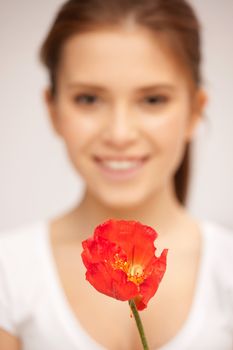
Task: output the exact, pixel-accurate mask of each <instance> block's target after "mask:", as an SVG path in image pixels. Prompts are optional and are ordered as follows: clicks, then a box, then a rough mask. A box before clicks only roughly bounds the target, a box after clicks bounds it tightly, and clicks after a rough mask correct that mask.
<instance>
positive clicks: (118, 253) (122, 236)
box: [82, 220, 168, 310]
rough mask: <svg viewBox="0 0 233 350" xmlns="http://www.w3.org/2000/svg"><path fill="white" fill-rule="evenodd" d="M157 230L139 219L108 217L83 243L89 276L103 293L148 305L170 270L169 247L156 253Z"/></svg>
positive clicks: (144, 306)
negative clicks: (138, 220)
mask: <svg viewBox="0 0 233 350" xmlns="http://www.w3.org/2000/svg"><path fill="white" fill-rule="evenodd" d="M156 237H157V233H156V231H155V230H154V229H152V228H151V227H149V226H146V225H142V224H141V223H140V222H137V221H126V220H119V221H117V220H108V221H106V222H104V223H102V224H101V225H99V226H97V227H96V229H95V231H94V236H93V238H89V239H87V240H85V241H83V242H82V246H83V249H84V250H83V252H82V260H83V263H84V265H85V266H86V268H87V272H86V279H87V280H88V281H89V282H90V283H91V284H92V286H93V287H95V288H96V289H97V290H98V291H99V292H101V293H103V294H106V295H108V296H110V297H113V298H116V299H119V300H124V301H125V300H130V299H134V301H135V304H136V306H137V309H138V310H143V309H145V308H146V307H147V303H148V301H149V300H150V299H151V298H152V297H153V296H154V294H155V293H156V291H157V289H158V286H159V283H160V281H161V279H162V277H163V275H164V273H165V270H166V256H167V251H168V250H167V249H164V250H163V252H162V253H161V255H160V257H156V256H155V250H156V248H155V246H154V240H155V239H156Z"/></svg>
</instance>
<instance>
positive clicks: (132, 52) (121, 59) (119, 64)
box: [60, 27, 182, 83]
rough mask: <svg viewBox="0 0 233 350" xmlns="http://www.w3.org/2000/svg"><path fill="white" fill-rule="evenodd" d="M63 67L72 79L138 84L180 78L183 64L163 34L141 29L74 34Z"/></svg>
mask: <svg viewBox="0 0 233 350" xmlns="http://www.w3.org/2000/svg"><path fill="white" fill-rule="evenodd" d="M60 67H61V69H62V70H63V73H64V75H66V76H67V77H69V79H71V77H72V79H74V78H75V76H77V78H79V79H81V80H82V79H84V78H88V77H90V78H91V79H92V80H95V79H96V80H97V82H98V81H102V80H103V79H104V78H112V79H113V80H118V79H119V78H121V79H122V78H124V79H127V78H129V79H130V80H131V81H132V80H133V81H135V83H136V82H138V81H140V80H141V79H142V78H143V79H145V80H148V81H149V80H154V79H155V77H158V79H159V81H160V82H163V83H166V81H167V79H169V80H171V79H177V76H178V75H179V76H180V73H181V68H182V64H180V62H179V60H177V57H176V55H175V54H174V53H173V51H172V50H171V49H170V48H169V47H168V45H167V44H166V43H165V42H164V41H162V39H161V37H160V36H159V35H158V36H157V37H156V36H152V35H150V33H149V32H148V31H146V30H143V29H141V28H140V27H139V28H135V30H134V31H132V30H131V31H126V30H125V31H124V30H123V29H119V30H117V29H115V30H100V31H98V30H96V31H92V32H85V33H80V34H76V35H74V36H73V37H71V38H69V39H68V40H67V42H66V43H65V45H64V47H63V52H62V58H61V65H60ZM151 78H152V79H151Z"/></svg>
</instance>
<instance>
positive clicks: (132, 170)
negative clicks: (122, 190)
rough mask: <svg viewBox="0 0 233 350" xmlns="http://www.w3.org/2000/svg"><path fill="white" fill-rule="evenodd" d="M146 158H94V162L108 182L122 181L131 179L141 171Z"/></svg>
mask: <svg viewBox="0 0 233 350" xmlns="http://www.w3.org/2000/svg"><path fill="white" fill-rule="evenodd" d="M148 158H149V157H148V156H144V157H140V158H138V157H137V158H135V157H127V158H123V157H117V158H116V157H114V158H110V157H108V158H99V157H95V158H94V159H95V162H96V164H97V166H98V168H99V170H100V171H101V173H102V174H103V175H104V176H105V177H106V178H107V179H109V180H114V181H122V180H128V179H132V178H133V177H135V176H136V175H138V174H139V173H140V172H141V170H142V169H143V167H144V165H145V162H146V161H147V160H148Z"/></svg>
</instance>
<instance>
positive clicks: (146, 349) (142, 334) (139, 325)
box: [129, 299, 149, 350]
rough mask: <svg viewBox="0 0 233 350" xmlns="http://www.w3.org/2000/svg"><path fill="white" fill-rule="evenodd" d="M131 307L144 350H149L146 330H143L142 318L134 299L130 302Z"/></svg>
mask: <svg viewBox="0 0 233 350" xmlns="http://www.w3.org/2000/svg"><path fill="white" fill-rule="evenodd" d="M129 306H130V308H131V310H132V313H133V315H134V319H135V321H136V325H137V328H138V331H139V334H140V338H141V341H142V346H143V350H149V346H148V344H147V340H146V336H145V332H144V329H143V325H142V321H141V318H140V316H139V313H138V310H137V307H136V305H135V302H134V300H133V299H130V300H129Z"/></svg>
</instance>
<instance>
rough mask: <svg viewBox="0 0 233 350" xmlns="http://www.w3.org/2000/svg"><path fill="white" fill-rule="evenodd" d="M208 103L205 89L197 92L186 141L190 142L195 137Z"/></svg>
mask: <svg viewBox="0 0 233 350" xmlns="http://www.w3.org/2000/svg"><path fill="white" fill-rule="evenodd" d="M207 102H208V96H207V93H206V91H205V90H204V89H202V88H200V89H198V90H197V91H196V92H195V95H194V97H193V106H192V112H191V119H190V121H189V123H188V127H187V132H186V141H188V142H190V141H191V140H192V138H193V136H194V133H195V131H196V128H197V126H198V124H199V122H200V121H201V120H202V118H203V114H204V110H205V106H206V104H207Z"/></svg>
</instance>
